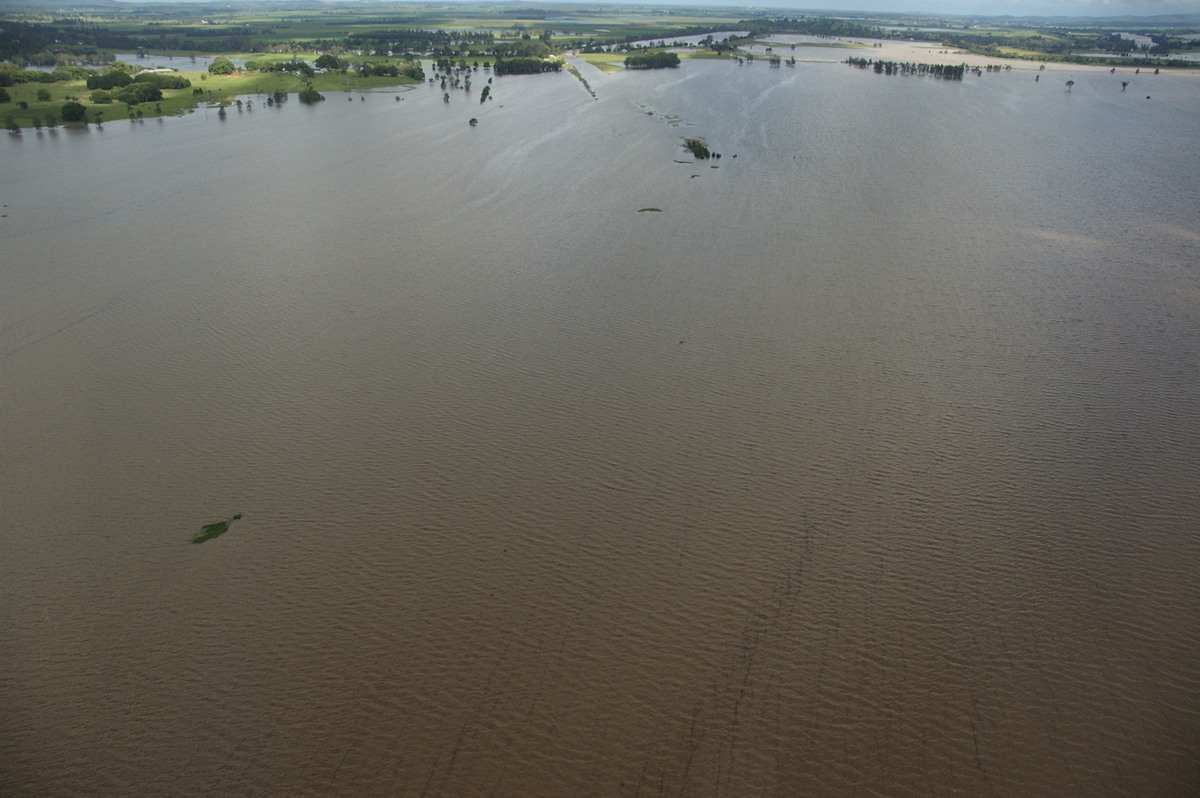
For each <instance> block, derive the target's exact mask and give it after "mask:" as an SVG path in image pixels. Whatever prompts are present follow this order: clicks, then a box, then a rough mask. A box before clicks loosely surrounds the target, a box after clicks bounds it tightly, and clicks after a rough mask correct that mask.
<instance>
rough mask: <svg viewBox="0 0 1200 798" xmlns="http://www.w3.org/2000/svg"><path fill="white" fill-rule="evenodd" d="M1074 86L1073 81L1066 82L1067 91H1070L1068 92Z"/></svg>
mask: <svg viewBox="0 0 1200 798" xmlns="http://www.w3.org/2000/svg"><path fill="white" fill-rule="evenodd" d="M1074 85H1075V81H1073V80H1068V81H1067V91H1070V90H1071V87H1072V86H1074Z"/></svg>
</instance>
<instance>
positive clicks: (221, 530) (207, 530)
mask: <svg viewBox="0 0 1200 798" xmlns="http://www.w3.org/2000/svg"><path fill="white" fill-rule="evenodd" d="M241 517H242V514H241V513H237V514H235V515H232V516H230V517H229V518H226V519H225V520H224V521H217V522H216V523H213V524H205V525H204V526H203V527H202V528H201V530H200V534H199V535H196V537H194V538H192V543H203V542H204V541H206V540H212V539H213V538H218V537H220V536H221V535H224V534H225V533H226V532H228V531H229V527H230V526H232V525H233V522H234V521H237V520H238V519H239V518H241Z"/></svg>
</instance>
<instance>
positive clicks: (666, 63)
mask: <svg viewBox="0 0 1200 798" xmlns="http://www.w3.org/2000/svg"><path fill="white" fill-rule="evenodd" d="M677 66H679V56H678V55H676V54H675V53H672V52H669V51H667V50H651V51H648V52H643V53H633V54H631V55H629V56H626V58H625V68H626V69H668V68H671V67H677Z"/></svg>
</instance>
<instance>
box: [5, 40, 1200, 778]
mask: <svg viewBox="0 0 1200 798" xmlns="http://www.w3.org/2000/svg"><path fill="white" fill-rule="evenodd" d="M585 69H587V71H586V72H585V77H587V78H588V80H589V82H590V83H591V86H592V88H593V90H594V91H595V92H596V96H597V97H598V99H595V100H594V99H593V98H592V97H591V95H590V94H589V93H588V92H587V91H585V89H584V88H583V86H581V84H580V83H579V82H578V81H577V80H575V79H574V78H573V77H572V76H570V75H568V74H566V73H563V74H558V75H543V76H531V77H506V78H500V79H497V80H496V82H495V84H494V86H493V89H494V93H495V98H496V99H495V100H494V101H490V102H488V103H487V104H486V105H482V106H481V105H480V103H479V102H478V99H477V97H478V92H479V91H480V89H481V87H482V85H483V78H482V73H480V76H477V77H476V81H475V83H476V85H475V93H474V95H473V96H472V97H470V98H467V97H464V96H463V95H462V94H461V93H455V94H454V96H453V97H452V99H451V102H450V103H444V102H443V101H442V96H441V94H442V92H441V90H440V89H435V88H430V87H428V86H419V87H417V88H415V89H413V90H411V91H404V92H394V91H388V92H379V93H370V94H366V95H363V97H365V99H360V96H359V95H353V96H352V97H351V98H350V99H349V100H348V99H347V97H346V96H344V95H337V94H331V95H330V96H329V99H328V100H327V101H326V102H325V103H323V104H320V105H318V106H315V107H305V106H302V105H300V104H299V103H298V102H296V101H295V99H293V100H292V101H290V102H289V103H287V104H285V105H284V106H283V107H282V108H279V109H276V108H268V107H266V106H265V105H264V104H263V103H262V102H261V100H262V98H253V99H255V100H256V102H255V105H254V108H253V110H252V111H243V112H241V113H239V112H237V111H231V113H230V115H229V118H228V119H227V120H225V121H221V120H219V119H218V118H217V115H216V113H215V111H213V110H208V111H205V110H203V109H201V110H198V111H197V112H196V113H194V114H192V115H189V116H186V117H183V118H178V119H166V120H161V121H160V120H149V121H145V122H141V123H130V122H128V121H111V122H109V123H107V124H105V125H104V128H103V129H102V130H97V129H96V128H94V127H93V128H91V129H89V130H87V131H86V132H80V131H69V130H59V131H57V132H56V133H48V132H42V133H41V134H34V133H32V132H30V131H26V132H25V133H24V134H23V135H22V136H21V137H20V138H19V139H18V138H15V137H8V136H7V134H6V135H5V139H4V140H3V141H0V193H2V196H0V203H2V204H3V205H4V207H3V209H2V211H0V212H2V213H3V214H4V216H3V218H0V253H2V257H0V440H2V441H3V446H0V542H2V547H3V556H2V557H0V612H2V616H0V627H2V628H3V634H2V635H0V793H2V794H3V795H5V796H24V795H180V796H190V795H198V794H207V795H355V796H358V795H402V796H408V795H497V796H531V795H538V796H583V795H597V796H598V795H605V796H616V795H622V796H634V795H672V796H696V795H715V796H746V795H777V796H793V795H851V794H860V795H871V794H876V795H891V796H908V795H931V794H932V795H949V794H964V795H995V796H1010V795H1012V796H1015V795H1055V796H1097V795H1118V794H1129V795H1132V794H1138V795H1158V796H1172V795H1180V796H1183V795H1194V794H1197V793H1198V792H1200V758H1198V757H1197V755H1196V752H1197V743H1198V742H1200V671H1198V670H1197V667H1196V663H1197V662H1198V661H1200V583H1198V582H1197V579H1196V574H1197V573H1200V490H1198V489H1197V488H1198V487H1200V418H1198V416H1200V354H1198V353H1200V266H1198V265H1197V257H1196V253H1197V252H1198V251H1200V202H1197V200H1198V196H1197V193H1198V188H1197V186H1200V182H1198V180H1197V178H1198V177H1200V160H1198V159H1200V155H1198V153H1200V146H1198V145H1200V124H1197V123H1198V122H1200V79H1197V78H1195V77H1191V76H1175V75H1165V74H1164V75H1160V76H1147V75H1142V76H1136V77H1134V78H1133V81H1134V82H1133V83H1132V84H1131V85H1130V87H1129V89H1128V90H1127V91H1125V92H1122V91H1121V90H1120V86H1119V81H1120V79H1128V78H1129V76H1128V75H1109V74H1108V73H1107V72H1082V71H1081V72H1080V73H1078V74H1076V75H1075V76H1074V79H1075V84H1074V86H1073V88H1072V90H1071V91H1070V92H1068V91H1067V90H1066V87H1065V85H1063V82H1064V80H1065V77H1064V76H1058V77H1053V76H1050V75H1048V74H1047V75H1043V76H1042V80H1041V81H1039V82H1035V81H1034V79H1033V73H1031V72H1018V71H1013V72H1011V73H1003V74H991V73H989V74H987V75H985V76H982V77H975V76H969V79H968V80H966V81H963V82H942V81H937V80H933V79H928V78H915V77H914V78H903V77H887V76H882V75H876V74H874V73H873V72H869V71H865V70H858V69H853V68H850V67H848V66H844V65H840V64H802V65H801V66H800V67H798V68H795V69H787V68H783V69H772V68H770V67H768V65H767V64H765V63H754V64H751V65H747V66H743V67H738V66H737V65H735V64H732V63H727V62H712V61H710V62H704V61H691V62H686V63H685V64H684V66H683V67H682V68H681V69H679V70H674V71H669V72H636V73H628V74H626V73H613V74H602V73H599V72H598V71H595V70H591V69H590V68H586V67H585ZM1060 78H1061V79H1060ZM1147 95H1150V97H1151V99H1147ZM397 98H399V99H397ZM471 117H477V118H478V122H479V123H478V126H476V127H471V126H469V125H468V120H469V119H470V118H471ZM682 136H701V137H704V138H705V139H706V140H707V141H708V143H709V144H710V146H711V147H712V148H713V149H714V150H716V151H718V152H720V153H722V155H723V157H722V158H721V159H720V160H719V161H712V162H707V163H703V162H702V163H691V162H690V161H691V158H690V156H689V155H688V154H687V153H686V152H685V151H684V150H683V149H682V148H681V146H680V144H681V137H682ZM735 156H736V157H735ZM681 161H682V162H683V163H681ZM648 208H657V209H659V210H658V211H651V210H644V209H648ZM234 513H243V514H244V517H243V518H242V519H241V520H238V521H236V522H235V523H234V524H233V525H232V527H231V528H230V530H229V531H228V532H227V533H226V534H224V535H223V536H221V537H219V538H216V539H214V540H210V541H208V542H206V543H204V544H202V545H198V546H193V545H190V544H189V540H190V539H191V538H192V537H193V536H195V535H197V534H199V532H200V529H201V527H202V526H203V525H205V524H209V523H212V522H215V521H219V520H221V519H223V518H228V517H229V516H232V515H233V514H234Z"/></svg>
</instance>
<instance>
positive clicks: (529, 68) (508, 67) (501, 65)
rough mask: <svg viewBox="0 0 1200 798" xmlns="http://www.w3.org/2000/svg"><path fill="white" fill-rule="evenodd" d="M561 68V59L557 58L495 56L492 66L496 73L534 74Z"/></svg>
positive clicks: (555, 70) (556, 70)
mask: <svg viewBox="0 0 1200 798" xmlns="http://www.w3.org/2000/svg"><path fill="white" fill-rule="evenodd" d="M561 69H562V61H561V60H559V59H557V58H551V59H542V58H497V59H496V64H495V66H494V67H493V70H494V71H495V73H496V74H497V75H536V74H538V73H540V72H558V71H559V70H561Z"/></svg>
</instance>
